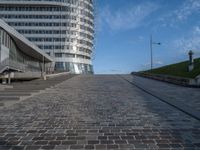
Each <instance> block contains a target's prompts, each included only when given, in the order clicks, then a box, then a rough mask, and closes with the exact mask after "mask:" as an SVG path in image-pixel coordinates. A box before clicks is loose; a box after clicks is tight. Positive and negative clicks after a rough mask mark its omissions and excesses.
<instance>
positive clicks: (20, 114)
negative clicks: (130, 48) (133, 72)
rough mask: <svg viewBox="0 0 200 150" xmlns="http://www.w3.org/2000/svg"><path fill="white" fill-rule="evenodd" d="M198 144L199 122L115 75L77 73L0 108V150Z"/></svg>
mask: <svg viewBox="0 0 200 150" xmlns="http://www.w3.org/2000/svg"><path fill="white" fill-rule="evenodd" d="M184 148H185V149H192V150H194V149H200V122H199V121H197V120H195V119H193V118H192V117H190V116H188V115H186V114H184V113H183V112H180V111H179V110H176V109H175V108H173V107H171V106H169V105H167V104H165V103H163V102H160V101H159V100H157V99H156V98H154V97H152V96H150V95H148V94H146V93H144V92H143V91H141V90H140V89H138V88H136V87H134V86H133V85H131V84H129V83H128V82H127V81H125V80H123V79H122V78H120V77H119V76H114V75H104V76H103V75H96V76H76V77H74V78H72V79H69V80H67V81H64V82H63V83H61V84H59V85H58V86H56V87H55V88H52V89H49V90H46V92H44V93H42V94H40V95H37V96H34V97H32V98H30V99H27V100H25V101H23V102H21V103H18V104H16V105H13V106H11V107H9V108H6V109H1V110H0V150H4V149H5V150H8V149H14V150H21V149H34V150H35V149H62V150H65V149H102V150H104V149H121V150H128V149H130V150H131V149H174V150H177V149H184Z"/></svg>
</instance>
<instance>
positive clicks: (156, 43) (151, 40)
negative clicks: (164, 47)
mask: <svg viewBox="0 0 200 150" xmlns="http://www.w3.org/2000/svg"><path fill="white" fill-rule="evenodd" d="M153 45H161V43H160V42H153V37H152V35H151V36H150V51H151V70H152V69H153Z"/></svg>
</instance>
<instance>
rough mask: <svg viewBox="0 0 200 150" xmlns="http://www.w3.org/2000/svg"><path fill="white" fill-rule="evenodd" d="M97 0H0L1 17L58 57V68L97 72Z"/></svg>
mask: <svg viewBox="0 0 200 150" xmlns="http://www.w3.org/2000/svg"><path fill="white" fill-rule="evenodd" d="M93 3H94V2H93V0H0V18H1V19H2V20H4V21H5V22H6V23H8V24H9V25H10V26H12V27H13V28H15V29H16V30H17V31H18V32H19V33H21V34H22V35H24V36H25V37H26V38H27V39H28V40H29V41H31V42H33V43H35V44H36V45H37V46H38V47H39V48H40V49H42V50H44V51H45V52H46V53H47V54H48V55H50V56H51V57H52V58H53V59H54V61H55V71H57V72H60V71H69V72H71V73H76V74H85V73H86V74H88V73H93V66H92V53H93V47H94V46H93V42H94V4H93Z"/></svg>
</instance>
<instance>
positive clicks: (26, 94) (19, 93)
mask: <svg viewBox="0 0 200 150" xmlns="http://www.w3.org/2000/svg"><path fill="white" fill-rule="evenodd" d="M30 95H31V93H28V92H26V93H21V92H7V91H5V92H4V93H2V92H0V96H30Z"/></svg>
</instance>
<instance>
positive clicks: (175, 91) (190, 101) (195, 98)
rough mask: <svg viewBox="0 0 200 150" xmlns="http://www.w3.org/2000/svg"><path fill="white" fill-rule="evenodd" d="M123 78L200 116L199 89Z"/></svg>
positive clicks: (130, 77)
mask: <svg viewBox="0 0 200 150" xmlns="http://www.w3.org/2000/svg"><path fill="white" fill-rule="evenodd" d="M125 78H127V79H129V80H130V81H133V82H134V83H136V84H138V85H141V86H142V87H145V89H148V90H150V91H151V92H153V93H157V94H159V95H161V96H163V97H167V98H168V99H173V100H175V101H176V102H180V103H182V104H184V105H185V106H186V107H188V108H191V109H194V110H196V111H198V112H199V116H200V100H199V99H200V88H189V87H183V86H178V85H174V84H170V83H166V82H161V81H156V80H152V79H148V78H143V77H138V76H134V77H133V76H129V75H128V76H126V77H125Z"/></svg>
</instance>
